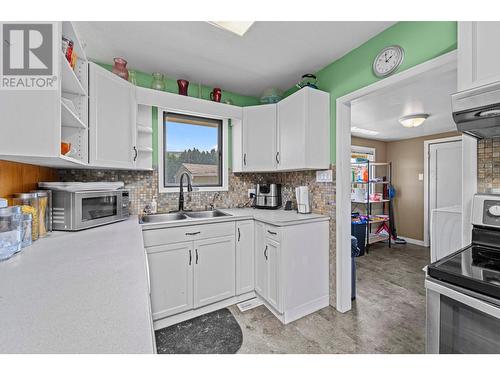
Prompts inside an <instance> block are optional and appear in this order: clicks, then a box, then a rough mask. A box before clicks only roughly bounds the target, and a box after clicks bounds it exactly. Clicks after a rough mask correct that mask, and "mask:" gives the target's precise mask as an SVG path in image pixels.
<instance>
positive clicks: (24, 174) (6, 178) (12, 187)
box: [0, 160, 58, 198]
mask: <svg viewBox="0 0 500 375" xmlns="http://www.w3.org/2000/svg"><path fill="white" fill-rule="evenodd" d="M57 179H58V178H57V170H56V169H52V168H47V167H39V166H36V165H31V164H22V163H14V162H10V161H4V160H0V197H2V198H10V197H11V196H12V194H14V193H20V192H26V191H30V190H33V189H36V188H37V183H38V182H39V181H57Z"/></svg>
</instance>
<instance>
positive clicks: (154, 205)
mask: <svg viewBox="0 0 500 375" xmlns="http://www.w3.org/2000/svg"><path fill="white" fill-rule="evenodd" d="M157 211H158V203H156V199H155V198H153V200H152V201H151V213H152V214H155V213H156V212H157Z"/></svg>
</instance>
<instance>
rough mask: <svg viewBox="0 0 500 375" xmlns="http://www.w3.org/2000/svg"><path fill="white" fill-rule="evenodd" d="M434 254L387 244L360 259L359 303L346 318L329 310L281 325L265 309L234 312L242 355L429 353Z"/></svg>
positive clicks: (413, 247)
mask: <svg viewBox="0 0 500 375" xmlns="http://www.w3.org/2000/svg"><path fill="white" fill-rule="evenodd" d="M428 263H429V250H428V249H426V248H423V247H420V246H416V245H411V244H407V245H394V246H393V247H392V248H391V249H389V248H388V247H387V245H384V244H377V245H374V246H373V247H372V250H371V251H370V253H369V254H368V255H365V256H363V257H359V258H357V259H356V264H357V298H356V301H355V302H353V309H352V310H351V311H349V312H347V313H345V314H341V313H339V312H337V311H336V310H335V309H334V308H332V307H326V308H324V309H322V310H320V311H317V312H316V313H314V314H310V315H308V316H306V317H304V318H302V319H299V320H297V321H295V322H292V323H290V324H287V325H282V324H281V323H280V322H279V321H278V319H276V318H275V317H274V316H273V315H272V314H271V313H270V312H269V311H268V310H267V309H266V308H265V307H264V306H259V307H257V308H255V309H252V310H249V311H246V312H243V313H242V312H240V311H239V310H238V308H237V307H236V306H231V307H230V310H231V312H232V313H233V315H234V316H235V317H236V320H237V321H238V323H239V324H240V326H241V328H242V330H243V345H242V347H241V349H240V350H239V352H238V353H424V350H425V289H424V273H423V272H422V268H423V267H424V266H425V265H426V264H428Z"/></svg>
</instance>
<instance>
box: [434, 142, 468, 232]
mask: <svg viewBox="0 0 500 375" xmlns="http://www.w3.org/2000/svg"><path fill="white" fill-rule="evenodd" d="M461 205H462V141H461V140H456V141H450V142H443V143H431V144H430V145H429V209H428V214H429V221H428V222H429V223H430V215H431V213H432V210H433V209H435V208H443V207H452V206H461ZM429 238H431V237H430V236H429Z"/></svg>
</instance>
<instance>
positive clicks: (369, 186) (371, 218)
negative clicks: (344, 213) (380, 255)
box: [351, 160, 394, 253]
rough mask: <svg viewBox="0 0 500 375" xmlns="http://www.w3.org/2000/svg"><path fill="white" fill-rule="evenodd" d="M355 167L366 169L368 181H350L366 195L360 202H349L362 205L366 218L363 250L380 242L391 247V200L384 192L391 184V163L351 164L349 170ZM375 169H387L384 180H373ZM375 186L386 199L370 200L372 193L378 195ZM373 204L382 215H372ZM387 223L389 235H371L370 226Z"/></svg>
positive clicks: (368, 162) (367, 162)
mask: <svg viewBox="0 0 500 375" xmlns="http://www.w3.org/2000/svg"><path fill="white" fill-rule="evenodd" d="M355 167H361V168H366V169H367V172H368V181H357V180H355V179H354V181H351V184H352V186H353V187H354V186H358V185H360V186H363V187H364V189H365V190H366V193H365V194H364V199H362V200H351V203H352V204H353V205H355V206H356V205H363V206H364V208H365V212H366V216H367V217H368V223H367V225H366V242H365V250H366V252H367V253H368V247H369V245H371V244H374V243H376V242H380V241H388V243H389V247H391V231H392V228H391V223H392V222H394V221H393V220H392V219H393V218H392V217H391V215H392V209H391V204H392V202H391V200H390V199H388V192H386V190H387V188H388V186H389V185H390V184H391V182H392V164H391V163H375V162H370V161H369V160H367V161H366V162H356V163H351V168H355ZM375 167H385V168H387V171H386V175H385V179H384V180H380V181H379V180H375V179H374V178H373V174H374V173H373V169H374V168H375ZM377 186H382V190H383V191H382V194H384V193H386V194H387V197H386V198H383V199H380V200H371V199H370V196H371V195H372V193H380V192H377V191H375V189H376V187H377ZM374 204H381V205H382V206H381V209H382V214H379V215H372V212H373V209H372V205H374ZM386 206H387V214H385V212H386ZM385 223H387V226H388V228H389V229H388V231H389V234H388V235H387V234H382V233H373V232H372V225H377V224H378V225H379V226H380V225H382V224H385Z"/></svg>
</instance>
